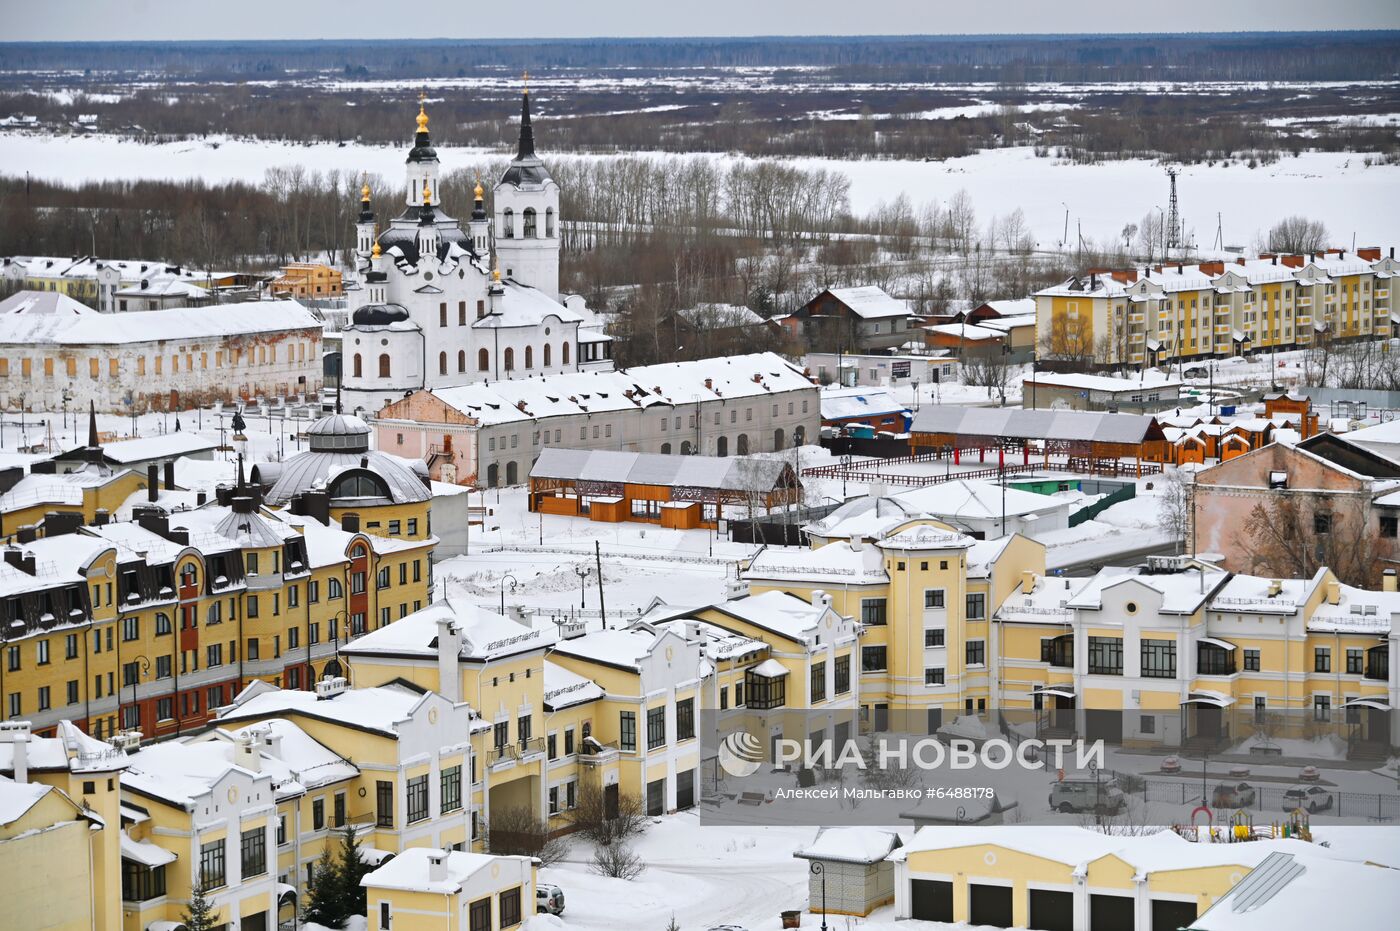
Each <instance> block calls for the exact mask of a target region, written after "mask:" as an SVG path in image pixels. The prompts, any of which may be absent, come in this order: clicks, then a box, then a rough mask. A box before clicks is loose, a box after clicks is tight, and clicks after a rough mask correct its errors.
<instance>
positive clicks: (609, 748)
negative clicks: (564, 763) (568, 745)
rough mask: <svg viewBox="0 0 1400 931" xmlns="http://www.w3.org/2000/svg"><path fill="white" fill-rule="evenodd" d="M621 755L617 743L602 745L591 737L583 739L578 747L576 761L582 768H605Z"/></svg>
mask: <svg viewBox="0 0 1400 931" xmlns="http://www.w3.org/2000/svg"><path fill="white" fill-rule="evenodd" d="M621 755H622V750H621V748H620V747H619V746H618V743H617V741H615V740H613V741H609V742H607V743H604V742H603V741H600V740H594V739H593V738H592V737H585V738H583V742H582V743H581V744H580V745H579V751H578V761H579V763H580V764H581V765H583V766H605V765H607V764H608V763H611V762H613V761H614V760H616V759H617V758H618V757H619V756H621Z"/></svg>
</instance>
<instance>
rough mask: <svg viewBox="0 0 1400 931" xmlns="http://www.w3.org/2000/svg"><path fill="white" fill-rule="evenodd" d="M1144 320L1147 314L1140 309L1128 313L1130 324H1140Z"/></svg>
mask: <svg viewBox="0 0 1400 931" xmlns="http://www.w3.org/2000/svg"><path fill="white" fill-rule="evenodd" d="M1146 320H1147V315H1146V314H1144V313H1143V312H1142V311H1136V312H1134V313H1131V314H1128V322H1129V323H1131V324H1142V323H1144V322H1145V321H1146Z"/></svg>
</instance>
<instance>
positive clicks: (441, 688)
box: [437, 616, 462, 705]
mask: <svg viewBox="0 0 1400 931" xmlns="http://www.w3.org/2000/svg"><path fill="white" fill-rule="evenodd" d="M452 621H453V618H452V617H451V616H447V617H439V618H438V619H437V663H438V687H437V692H438V694H439V695H441V696H442V697H443V698H445V699H447V700H448V701H450V702H452V703H453V704H454V705H455V704H456V703H457V702H459V701H461V700H462V671H461V670H460V669H458V668H457V658H458V656H459V655H460V654H461V652H462V635H461V634H460V633H458V631H457V628H455V627H453V626H452Z"/></svg>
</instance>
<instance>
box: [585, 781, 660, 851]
mask: <svg viewBox="0 0 1400 931" xmlns="http://www.w3.org/2000/svg"><path fill="white" fill-rule="evenodd" d="M577 802H578V804H577V805H576V806H575V808H574V810H573V812H572V813H571V815H570V820H572V821H573V823H574V827H575V828H577V829H578V832H579V833H580V834H582V835H583V836H584V837H586V838H588V839H589V840H591V841H593V842H594V843H595V844H602V845H606V844H615V843H618V842H620V841H624V840H627V839H628V838H629V837H634V836H636V835H638V834H640V833H642V830H643V829H644V828H645V827H646V825H647V818H646V809H645V807H644V806H643V805H642V799H641V796H639V795H637V794H636V793H634V792H619V793H618V796H617V810H616V811H609V810H608V804H607V796H606V795H605V793H604V792H603V790H602V789H601V788H600V787H599V786H597V785H595V784H594V783H591V782H588V783H583V784H582V785H581V786H580V787H579V793H578V799H577Z"/></svg>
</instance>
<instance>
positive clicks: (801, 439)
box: [792, 427, 807, 446]
mask: <svg viewBox="0 0 1400 931" xmlns="http://www.w3.org/2000/svg"><path fill="white" fill-rule="evenodd" d="M806 442H807V428H806V427H797V428H796V429H794V430H793V431H792V445H793V446H801V445H802V444H803V443H806Z"/></svg>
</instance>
